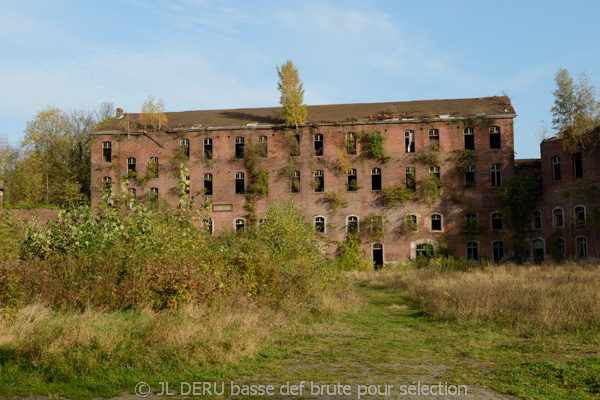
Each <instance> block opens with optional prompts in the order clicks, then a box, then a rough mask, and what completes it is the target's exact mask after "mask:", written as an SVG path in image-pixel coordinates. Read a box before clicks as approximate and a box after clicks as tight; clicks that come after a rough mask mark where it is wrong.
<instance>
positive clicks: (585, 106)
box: [551, 69, 600, 153]
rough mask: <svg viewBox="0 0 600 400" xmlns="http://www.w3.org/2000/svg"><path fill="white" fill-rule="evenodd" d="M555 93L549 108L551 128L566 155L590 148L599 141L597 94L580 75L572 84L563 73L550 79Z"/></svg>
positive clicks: (562, 70) (585, 77)
mask: <svg viewBox="0 0 600 400" xmlns="http://www.w3.org/2000/svg"><path fill="white" fill-rule="evenodd" d="M554 80H555V82H556V90H554V91H553V92H552V94H553V95H554V106H553V107H552V110H551V111H552V116H553V118H552V124H553V125H554V129H555V130H556V132H557V134H558V135H559V136H560V137H561V138H562V139H563V147H564V149H565V150H566V151H569V152H571V153H575V152H576V151H577V150H578V149H579V148H583V149H588V148H593V147H594V146H595V145H596V144H597V143H598V141H599V140H600V135H599V134H598V130H597V127H598V125H600V109H599V108H598V100H597V99H596V96H597V91H596V88H595V87H594V86H593V85H592V83H591V81H590V79H589V77H588V76H587V75H586V74H585V73H582V74H581V75H580V76H579V82H578V83H577V84H576V83H575V82H574V81H573V78H572V77H571V75H570V74H569V71H567V70H566V69H559V70H558V71H557V72H556V74H555V75H554Z"/></svg>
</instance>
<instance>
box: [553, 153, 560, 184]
mask: <svg viewBox="0 0 600 400" xmlns="http://www.w3.org/2000/svg"><path fill="white" fill-rule="evenodd" d="M560 179H561V175H560V157H558V156H555V157H552V180H553V181H560Z"/></svg>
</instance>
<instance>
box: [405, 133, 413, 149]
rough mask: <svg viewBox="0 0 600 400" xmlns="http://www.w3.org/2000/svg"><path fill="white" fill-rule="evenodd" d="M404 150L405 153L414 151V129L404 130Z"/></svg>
mask: <svg viewBox="0 0 600 400" xmlns="http://www.w3.org/2000/svg"><path fill="white" fill-rule="evenodd" d="M404 150H405V151H406V152H407V153H414V152H415V131H405V132H404Z"/></svg>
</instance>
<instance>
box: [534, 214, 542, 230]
mask: <svg viewBox="0 0 600 400" xmlns="http://www.w3.org/2000/svg"><path fill="white" fill-rule="evenodd" d="M532 217H533V229H542V212H541V211H539V210H536V211H534V212H533V214H532Z"/></svg>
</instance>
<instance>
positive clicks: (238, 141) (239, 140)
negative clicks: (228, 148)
mask: <svg viewBox="0 0 600 400" xmlns="http://www.w3.org/2000/svg"><path fill="white" fill-rule="evenodd" d="M235 158H244V138H243V137H236V138H235Z"/></svg>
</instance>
